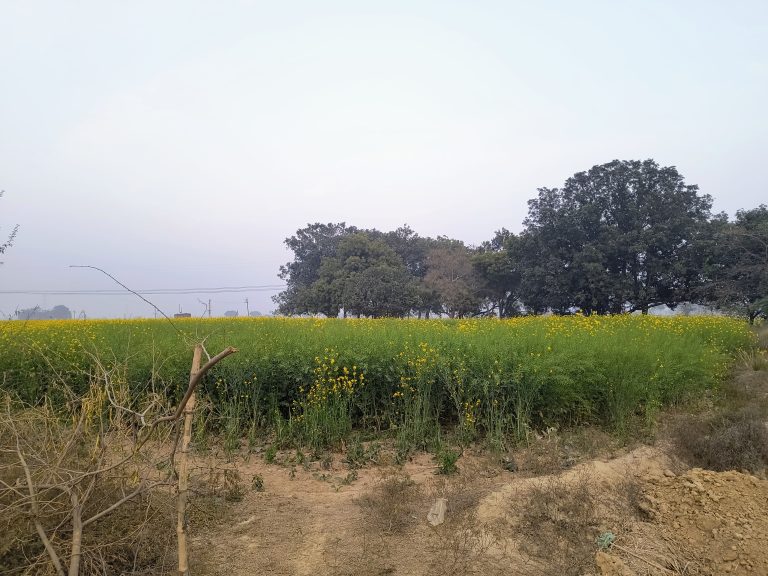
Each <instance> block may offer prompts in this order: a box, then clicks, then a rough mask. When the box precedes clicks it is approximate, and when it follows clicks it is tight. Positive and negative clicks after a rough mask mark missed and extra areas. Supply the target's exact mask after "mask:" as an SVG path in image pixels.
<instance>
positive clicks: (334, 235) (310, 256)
mask: <svg viewBox="0 0 768 576" xmlns="http://www.w3.org/2000/svg"><path fill="white" fill-rule="evenodd" d="M355 232H357V228H355V227H354V226H347V225H346V224H345V223H344V222H341V223H338V224H333V223H329V224H321V223H319V222H316V223H314V224H308V225H307V226H306V228H302V229H301V230H297V231H296V234H294V235H293V236H291V237H290V238H287V239H286V240H285V245H286V246H287V247H288V248H289V249H290V250H292V251H293V255H294V258H293V260H292V261H291V262H288V263H287V264H285V265H283V266H281V267H280V274H279V277H280V278H281V279H282V280H284V281H285V283H286V285H287V286H286V289H285V290H284V291H283V292H281V293H280V294H278V295H277V296H274V297H273V300H274V302H275V303H276V304H277V305H278V312H280V313H281V314H289V315H292V314H311V313H316V312H318V310H317V306H318V305H317V302H318V295H317V294H316V293H315V290H314V289H313V288H312V285H313V284H314V283H315V282H316V281H317V280H318V278H319V276H320V268H321V266H322V264H323V261H324V260H325V259H327V258H330V257H332V256H334V255H335V254H336V249H337V248H338V245H339V242H340V241H341V239H342V238H344V237H346V236H348V235H350V234H354V233H355ZM326 296H327V295H326ZM329 306H330V307H329ZM323 308H324V309H325V310H332V308H333V306H332V305H331V304H330V303H327V304H326V305H325V306H323Z"/></svg>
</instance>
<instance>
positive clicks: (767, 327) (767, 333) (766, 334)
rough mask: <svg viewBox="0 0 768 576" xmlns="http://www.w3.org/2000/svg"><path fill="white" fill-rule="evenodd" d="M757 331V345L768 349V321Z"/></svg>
mask: <svg viewBox="0 0 768 576" xmlns="http://www.w3.org/2000/svg"><path fill="white" fill-rule="evenodd" d="M756 331H757V345H758V346H760V348H762V349H763V350H768V322H763V323H762V324H761V325H760V326H759V327H758V328H757V330H756Z"/></svg>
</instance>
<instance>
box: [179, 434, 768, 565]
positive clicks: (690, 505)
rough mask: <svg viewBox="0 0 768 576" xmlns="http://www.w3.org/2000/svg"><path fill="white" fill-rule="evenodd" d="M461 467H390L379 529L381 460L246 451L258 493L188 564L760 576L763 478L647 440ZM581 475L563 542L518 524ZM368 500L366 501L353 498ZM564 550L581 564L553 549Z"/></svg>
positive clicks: (200, 539)
mask: <svg viewBox="0 0 768 576" xmlns="http://www.w3.org/2000/svg"><path fill="white" fill-rule="evenodd" d="M459 465H460V470H461V471H460V473H459V474H458V475H456V476H454V477H450V478H447V479H446V478H445V477H440V476H436V475H435V474H434V471H435V466H434V463H433V462H432V460H431V458H430V457H429V456H428V455H420V456H418V457H417V458H415V459H414V460H413V461H412V462H410V463H408V464H407V465H406V466H404V467H403V468H402V469H401V470H399V472H398V474H399V476H398V477H400V478H409V479H410V480H408V484H407V486H409V488H408V490H411V491H412V496H413V498H412V499H410V500H408V501H407V502H406V505H405V507H404V508H403V509H402V513H401V517H400V518H398V520H402V521H403V522H402V523H403V525H402V527H400V528H398V529H397V530H395V529H392V530H388V529H386V528H384V529H383V528H382V523H381V522H380V520H381V518H380V517H377V514H378V515H381V514H386V513H387V506H392V507H395V506H397V505H398V503H397V502H395V501H394V499H395V498H396V497H394V496H393V497H392V501H389V502H388V501H387V498H383V499H382V498H381V497H380V496H381V494H382V492H381V490H382V486H384V483H386V482H387V478H392V477H393V476H392V474H393V473H394V470H393V469H390V468H382V467H369V468H364V469H362V470H359V471H357V477H356V478H354V477H347V474H348V473H349V471H348V470H347V469H346V467H344V466H343V465H342V464H341V462H340V461H337V462H336V463H335V464H334V465H333V466H332V467H331V469H329V470H320V469H319V468H317V467H316V469H312V468H310V469H309V470H307V469H304V468H302V467H296V468H294V469H293V470H292V469H291V468H289V467H285V466H278V465H267V464H265V463H264V462H263V461H262V460H261V459H252V460H251V461H250V462H247V463H242V464H241V465H240V466H239V469H240V472H241V475H242V477H243V478H244V480H245V481H249V480H250V478H252V476H253V475H255V474H258V475H260V476H261V477H262V478H263V481H264V486H265V491H264V492H255V491H248V492H247V494H246V495H245V497H244V499H243V500H242V501H241V502H239V503H236V504H235V505H233V506H232V507H231V513H230V516H229V517H228V518H227V519H226V521H225V522H223V523H221V524H219V525H217V526H216V527H215V528H213V529H211V530H209V531H208V532H207V533H205V534H196V535H195V538H194V540H193V543H192V549H193V551H194V552H193V559H194V560H195V561H196V562H197V564H198V565H199V566H200V568H201V570H200V571H199V573H205V574H211V575H222V576H223V575H225V574H226V575H235V576H239V575H243V576H245V575H249V576H250V575H260V574H264V575H266V574H276V575H280V574H286V575H287V574H297V575H310V574H311V575H313V576H323V575H329V576H330V575H352V574H361V575H383V574H425V575H427V574H452V573H453V574H473V573H477V574H480V573H482V574H520V575H533V574H544V575H546V574H553V575H554V574H558V576H567V575H568V574H590V573H591V574H604V575H612V576H617V575H619V576H626V575H631V574H637V575H641V574H642V575H646V574H659V575H662V574H663V575H669V574H679V575H682V574H688V575H695V574H701V575H715V574H725V573H730V574H768V540H767V539H766V535H768V520H767V518H768V481H765V480H762V479H758V478H756V477H754V476H750V475H747V474H741V473H738V472H725V473H715V472H707V471H701V470H691V471H688V472H684V473H682V474H680V475H678V474H675V473H673V472H672V471H671V468H674V462H672V461H670V459H669V458H668V457H667V456H666V455H665V453H664V452H663V451H661V450H659V449H658V448H654V447H648V446H642V447H640V448H637V449H635V450H633V451H631V452H628V453H624V454H621V455H619V456H618V457H616V458H613V459H605V460H592V461H589V462H584V463H581V464H579V465H577V466H574V467H572V468H570V469H568V470H565V471H563V472H562V473H558V474H555V475H549V476H540V477H525V476H524V475H521V474H520V473H513V472H508V471H504V470H503V469H501V467H499V466H498V465H496V466H494V465H489V462H488V461H487V460H485V459H483V458H481V457H474V456H471V455H467V456H464V457H462V459H461V460H460V462H459ZM345 479H346V482H345ZM585 479H587V480H585ZM581 484H584V486H587V485H588V489H589V490H591V491H592V492H591V494H592V496H590V498H592V497H594V502H595V505H594V510H591V511H590V514H592V515H591V516H590V517H589V519H588V521H586V523H585V524H584V529H583V533H580V534H576V535H575V539H573V540H572V539H571V538H570V537H568V535H565V536H566V537H565V539H563V540H562V541H561V540H558V538H560V536H562V535H558V534H557V533H555V535H554V537H553V536H552V534H551V533H547V531H546V529H545V528H546V527H543V528H542V530H541V531H538V530H533V531H529V532H527V531H526V530H525V529H524V528H521V526H523V524H521V518H523V517H525V516H526V514H528V512H527V511H526V509H525V507H526V506H531V503H534V504H535V503H536V501H535V500H534V499H532V497H531V494H539V495H542V494H543V495H544V497H545V498H546V497H549V496H551V497H554V498H557V497H560V496H561V497H562V498H574V494H577V492H572V491H571V488H574V489H577V488H578V489H582V488H583V489H587V488H584V487H583V486H581ZM404 485H405V484H404ZM547 487H554V488H553V489H554V490H555V492H552V493H551V494H550V493H548V492H547V490H548V488H547ZM558 494H560V496H558ZM377 495H378V496H377ZM548 495H549V496H548ZM439 496H445V497H447V498H448V500H449V504H448V515H447V519H446V522H445V523H444V524H443V525H441V526H437V527H432V526H430V525H429V524H428V523H427V521H426V515H427V511H428V510H429V508H430V506H431V504H432V502H434V499H435V498H436V497H439ZM366 498H368V500H366V501H367V502H369V503H370V502H374V504H373V505H369V506H368V507H366V506H363V505H361V502H362V501H363V500H365V499H366ZM372 498H373V500H371V499H372ZM376 498H378V499H376ZM619 502H621V504H619ZM566 504H568V503H566ZM559 505H560V504H557V503H554V504H553V503H552V502H549V503H547V502H546V501H545V508H546V506H550V507H552V506H554V507H555V508H556V509H557V511H556V512H554V513H553V516H552V517H551V518H545V521H544V522H545V524H546V522H547V521H548V520H552V522H551V525H552V526H553V527H554V528H553V529H555V530H556V528H557V526H558V518H557V514H560V513H561V509H560V508H558V506H559ZM397 510H400V509H399V508H398V509H397ZM562 510H565V511H566V512H564V513H565V514H568V512H567V510H568V508H567V507H566V508H562ZM566 520H568V519H567V518H565V519H563V521H566ZM571 526H573V524H571ZM539 532H540V534H539ZM607 532H610V533H611V534H613V535H614V536H615V538H616V540H615V546H614V548H613V549H612V550H610V551H609V553H608V554H601V555H600V556H599V558H598V563H597V564H596V563H595V553H596V552H597V545H596V544H595V538H596V536H597V535H600V534H604V533H607ZM537 537H540V538H549V540H547V541H543V542H536V541H535V539H536V538H537ZM541 545H544V546H545V548H543V549H544V550H545V552H546V553H544V554H541V550H542V548H541ZM569 546H570V547H569ZM574 546H575V548H574ZM547 547H548V548H547ZM574 550H576V551H577V552H578V553H579V554H582V558H581V561H582V562H583V563H584V567H581V568H580V567H577V566H576V565H575V564H574V565H573V566H572V567H571V566H569V564H568V561H567V559H564V558H563V557H558V556H559V555H564V554H566V553H569V554H573V553H574ZM584 555H586V556H584ZM574 562H575V560H574Z"/></svg>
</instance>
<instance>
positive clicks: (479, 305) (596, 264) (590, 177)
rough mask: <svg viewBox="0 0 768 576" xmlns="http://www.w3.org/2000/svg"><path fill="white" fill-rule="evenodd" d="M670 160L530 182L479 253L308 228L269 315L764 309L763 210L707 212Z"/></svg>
mask: <svg viewBox="0 0 768 576" xmlns="http://www.w3.org/2000/svg"><path fill="white" fill-rule="evenodd" d="M711 208H712V198H711V197H710V196H709V195H707V194H701V193H699V189H698V186H695V185H688V184H686V183H685V181H684V179H683V177H682V176H681V175H680V174H679V173H678V171H677V170H676V169H675V168H674V167H671V166H668V167H660V166H659V165H658V164H657V163H656V162H654V161H653V160H646V161H619V160H614V161H613V162H609V163H608V164H603V165H600V166H594V167H593V168H591V169H590V170H588V171H586V172H579V173H577V174H574V175H573V176H572V177H570V178H569V179H568V180H566V182H565V184H564V185H563V187H562V188H539V190H538V195H537V196H536V197H535V198H533V199H532V200H529V201H528V217H527V218H526V219H525V220H524V222H523V226H524V228H523V231H522V232H521V233H520V234H514V233H512V232H510V231H508V230H506V229H502V230H500V231H498V232H496V233H495V235H494V237H493V238H491V239H490V240H488V241H486V242H483V243H482V245H480V246H475V247H473V246H467V245H465V244H464V243H463V242H462V241H460V240H455V239H451V238H448V237H445V236H438V237H437V238H425V237H421V236H419V235H418V234H417V233H416V232H414V231H413V230H412V229H411V228H409V227H408V226H407V225H406V226H403V227H401V228H398V229H397V230H394V231H391V232H381V231H379V230H375V229H372V230H367V229H359V228H356V227H354V226H347V225H346V224H345V223H338V224H319V223H315V224H310V225H308V226H307V227H306V228H303V229H301V230H298V231H297V232H296V234H295V235H293V236H291V237H290V238H287V239H286V240H285V244H286V245H287V246H288V247H289V248H290V249H291V250H292V251H293V253H294V258H293V260H292V261H291V262H288V263H287V264H285V265H284V266H281V268H280V278H282V279H283V280H284V281H285V282H286V284H287V288H286V290H285V291H283V292H281V293H280V294H279V295H277V296H275V297H274V300H275V302H276V304H277V305H278V312H280V313H282V314H288V315H297V314H324V315H326V316H330V317H335V316H339V315H343V316H357V317H361V316H362V317H373V318H376V317H383V316H396V317H403V316H418V317H419V318H421V317H426V318H428V317H429V316H430V315H431V314H440V315H447V316H449V317H451V318H463V317H469V316H484V315H497V316H500V317H510V316H516V315H520V314H541V313H544V312H552V313H556V314H567V313H573V312H576V311H581V312H583V313H588V314H592V313H595V314H617V313H622V312H635V311H639V312H642V313H644V314H645V313H647V312H648V310H649V309H650V308H652V307H654V306H658V305H663V304H665V305H667V306H669V307H670V308H675V307H677V306H679V305H680V304H683V303H695V304H703V305H708V306H715V307H718V308H721V309H726V310H729V311H735V312H738V313H740V314H743V315H744V316H746V317H747V318H748V319H749V320H750V322H753V321H754V320H755V319H756V318H759V317H762V318H765V317H766V316H767V315H768V207H766V206H765V205H760V206H758V207H757V208H753V209H749V210H740V211H739V212H737V214H736V217H735V219H734V220H732V221H731V220H729V218H728V216H727V215H726V214H714V215H713V214H712V212H711Z"/></svg>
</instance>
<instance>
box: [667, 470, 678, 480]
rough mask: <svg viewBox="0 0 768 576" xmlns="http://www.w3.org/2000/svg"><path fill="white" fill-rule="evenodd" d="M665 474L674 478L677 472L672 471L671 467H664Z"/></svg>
mask: <svg viewBox="0 0 768 576" xmlns="http://www.w3.org/2000/svg"><path fill="white" fill-rule="evenodd" d="M664 476H666V477H667V478H674V477H675V476H677V474H675V473H674V472H672V470H670V469H669V468H665V469H664Z"/></svg>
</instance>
